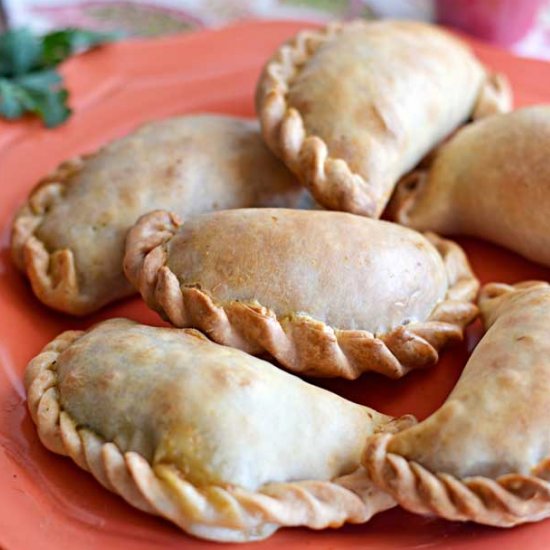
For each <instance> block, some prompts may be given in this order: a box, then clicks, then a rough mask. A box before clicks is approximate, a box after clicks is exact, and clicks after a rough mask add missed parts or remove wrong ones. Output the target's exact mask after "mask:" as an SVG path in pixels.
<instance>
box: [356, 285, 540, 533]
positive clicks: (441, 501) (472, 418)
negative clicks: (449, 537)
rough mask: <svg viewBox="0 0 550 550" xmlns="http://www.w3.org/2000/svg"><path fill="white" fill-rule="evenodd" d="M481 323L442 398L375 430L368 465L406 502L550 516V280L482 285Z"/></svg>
mask: <svg viewBox="0 0 550 550" xmlns="http://www.w3.org/2000/svg"><path fill="white" fill-rule="evenodd" d="M480 306H481V311H482V315H483V317H484V321H485V324H486V326H487V328H488V331H487V333H486V334H485V336H484V337H483V339H482V340H481V341H480V343H479V344H478V346H477V347H476V349H475V350H474V352H473V354H472V356H471V358H470V360H469V362H468V364H467V365H466V367H465V369H464V372H463V373H462V376H461V377H460V380H459V381H458V383H457V385H456V387H455V389H454V390H453V391H452V393H451V394H450V395H449V397H448V399H447V401H446V402H445V404H444V405H443V406H442V407H441V408H440V409H439V410H438V411H437V412H435V413H434V414H433V415H432V416H430V417H429V418H427V419H426V420H424V421H423V422H421V423H420V424H418V425H416V426H414V427H412V428H410V429H407V430H405V431H403V432H402V433H400V434H398V435H396V436H395V437H392V436H381V437H378V436H374V437H373V438H371V440H370V441H369V443H368V446H367V452H366V454H365V465H366V466H367V469H368V471H369V473H370V474H371V476H372V479H373V481H375V482H376V483H377V484H378V485H379V486H380V487H381V488H382V489H384V490H386V491H388V492H389V493H390V494H391V495H392V496H394V498H395V499H396V500H397V501H398V502H399V503H400V504H401V505H402V506H403V507H405V508H407V509H408V510H411V511H413V512H418V513H421V514H437V515H439V516H443V517H445V518H448V519H452V520H460V521H466V520H472V521H476V522H478V523H486V524H489V525H496V526H500V527H509V526H512V525H516V524H519V523H524V522H528V521H538V520H541V519H543V518H545V517H549V516H550V430H549V429H548V411H549V410H550V339H549V337H548V336H549V334H550V285H548V283H543V282H539V283H537V282H531V283H523V284H519V285H516V286H515V287H511V286H508V285H502V284H490V285H487V286H486V287H485V288H484V290H483V291H482V296H481V300H480Z"/></svg>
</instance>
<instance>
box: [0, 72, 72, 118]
mask: <svg viewBox="0 0 550 550" xmlns="http://www.w3.org/2000/svg"><path fill="white" fill-rule="evenodd" d="M62 84H63V82H62V79H61V76H60V75H59V74H58V73H57V72H56V71H55V70H53V69H48V70H44V71H37V72H34V73H29V74H26V75H24V76H20V77H17V78H13V79H7V78H0V114H1V115H2V116H4V117H5V118H8V119H10V120H13V119H16V118H20V117H21V116H23V115H24V114H25V113H33V114H36V115H38V116H39V117H40V118H41V119H42V120H43V121H44V124H45V125H46V126H47V127H48V128H53V127H55V126H59V124H62V123H63V122H65V120H67V118H68V117H69V115H70V113H71V111H70V109H69V108H68V106H67V98H68V92H67V90H65V89H63V88H62Z"/></svg>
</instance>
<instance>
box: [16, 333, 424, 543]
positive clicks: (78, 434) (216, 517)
mask: <svg viewBox="0 0 550 550" xmlns="http://www.w3.org/2000/svg"><path fill="white" fill-rule="evenodd" d="M83 334H84V332H81V331H67V332H64V333H63V334H61V335H60V336H58V337H57V338H56V339H55V340H53V341H52V342H51V343H50V344H48V345H47V346H46V347H45V348H44V350H43V351H42V352H41V353H40V354H39V355H38V356H37V357H35V358H34V359H33V361H32V362H31V363H30V364H29V366H28V367H27V372H26V375H25V386H26V388H27V395H28V406H29V410H30V413H31V416H32V419H33V420H34V422H35V423H36V425H37V428H38V434H39V436H40V440H41V441H42V443H43V444H44V445H45V446H46V447H47V448H48V449H49V450H51V451H53V452H55V453H58V454H61V455H65V456H69V457H71V458H72V459H73V460H74V462H76V463H77V464H78V465H79V466H80V467H81V468H83V469H84V470H87V471H89V472H90V473H91V474H92V475H93V476H94V477H95V478H96V479H97V480H98V481H99V482H100V483H101V484H102V485H103V486H104V487H105V488H106V489H108V490H110V491H112V492H114V493H117V494H119V495H120V496H122V497H123V498H124V499H125V500H126V501H127V502H128V503H130V504H131V505H132V506H135V507H136V508H138V509H140V510H143V511H145V512H148V513H151V514H156V515H159V516H162V517H164V518H166V519H168V520H170V521H172V522H173V523H175V524H176V525H178V526H179V527H181V528H182V529H184V530H185V531H187V532H190V533H191V534H194V535H196V536H199V537H202V538H208V539H212V540H218V541H233V542H244V541H250V540H257V539H262V538H265V537H268V536H269V535H271V534H272V533H273V532H274V531H275V530H277V529H278V528H279V527H282V526H298V525H301V526H307V527H310V528H312V529H323V528H327V527H339V526H341V525H342V524H343V523H345V522H350V523H363V522H366V521H367V520H368V519H369V518H370V517H372V516H373V515H374V514H376V513H377V512H380V511H383V510H386V509H388V508H391V507H393V506H394V505H395V502H394V501H393V499H392V498H391V497H389V496H388V495H386V494H385V493H383V492H382V491H379V490H378V489H376V488H375V487H374V486H373V484H372V483H371V482H370V481H369V479H368V477H367V476H366V472H365V470H364V468H363V467H359V468H358V469H357V470H356V471H355V472H353V473H352V474H349V475H345V476H341V477H338V478H336V479H334V480H332V481H307V480H304V481H294V482H288V483H271V484H266V485H264V486H262V487H261V488H260V489H259V490H258V491H256V492H251V491H247V490H244V489H241V488H239V487H237V486H217V485H208V486H201V487H197V486H194V485H193V484H191V483H190V482H188V481H186V480H185V473H184V472H182V471H180V470H179V469H178V468H177V467H176V466H175V465H174V464H168V463H163V464H157V465H156V466H155V467H154V468H153V467H152V466H151V465H150V464H149V462H148V461H147V460H146V459H145V458H143V457H142V456H141V455H140V454H138V453H136V452H126V453H125V452H123V451H122V450H121V449H120V448H119V447H118V446H117V444H116V443H114V442H109V441H105V440H104V439H103V438H102V437H101V436H100V435H98V434H96V433H94V432H93V431H91V430H89V429H87V428H85V427H82V426H79V425H77V424H76V422H75V421H74V420H73V419H72V418H71V416H70V415H69V414H68V413H67V412H66V411H64V410H63V407H62V405H61V403H60V402H59V393H58V389H57V372H56V360H57V358H58V356H59V355H60V354H61V353H62V352H63V351H64V350H66V349H67V348H68V347H70V346H71V344H72V343H73V342H75V341H76V340H77V339H78V338H80V337H81V336H82V335H83ZM413 422H414V419H412V417H410V416H405V417H402V418H400V419H396V420H394V421H392V422H390V423H389V424H387V425H385V426H384V428H383V429H384V430H389V431H395V430H400V429H404V428H406V427H408V426H409V425H411V423H413ZM168 480H169V481H170V486H169V485H168V484H167V483H165V481H168ZM174 486H175V487H176V489H175V490H174V489H173V487H174ZM171 487H172V489H171Z"/></svg>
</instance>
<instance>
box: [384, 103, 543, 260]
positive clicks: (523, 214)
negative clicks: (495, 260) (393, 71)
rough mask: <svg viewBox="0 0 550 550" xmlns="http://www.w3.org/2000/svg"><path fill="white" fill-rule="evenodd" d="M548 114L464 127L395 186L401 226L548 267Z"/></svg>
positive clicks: (525, 112) (537, 110) (528, 113)
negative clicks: (490, 246) (487, 244)
mask: <svg viewBox="0 0 550 550" xmlns="http://www.w3.org/2000/svg"><path fill="white" fill-rule="evenodd" d="M548 143H550V106H538V107H528V108H525V109H520V110H518V111H514V112H513V113H510V114H506V115H499V116H494V117H489V118H487V119H485V120H481V121H479V122H476V123H475V124H471V125H469V126H466V127H465V128H464V129H462V130H460V131H459V132H458V133H457V134H456V135H455V136H454V137H453V138H452V139H451V140H450V141H449V142H448V143H446V144H445V145H443V146H442V147H441V148H440V150H439V151H438V152H437V153H436V154H435V156H434V158H433V160H432V162H431V166H430V167H429V168H427V169H423V170H418V171H416V172H413V173H412V174H410V175H409V176H408V177H405V178H404V179H403V181H402V182H401V183H400V184H399V185H398V188H397V191H396V194H395V197H394V199H392V203H391V211H393V216H394V217H395V218H396V219H397V220H398V221H399V222H400V223H403V224H405V225H409V226H411V227H414V228H416V229H420V230H433V231H437V232H441V233H443V234H465V235H472V236H475V237H481V238H483V239H487V240H489V241H492V242H494V243H497V244H500V245H502V246H505V247H507V248H510V249H511V250H514V251H515V252H518V253H519V254H522V255H523V256H525V257H527V258H529V259H531V260H533V261H535V262H539V263H542V264H545V265H547V266H550V157H549V155H548Z"/></svg>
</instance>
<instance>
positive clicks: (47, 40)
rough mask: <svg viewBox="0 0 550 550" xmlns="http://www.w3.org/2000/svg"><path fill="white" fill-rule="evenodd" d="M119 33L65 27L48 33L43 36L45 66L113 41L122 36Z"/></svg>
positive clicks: (56, 63)
mask: <svg viewBox="0 0 550 550" xmlns="http://www.w3.org/2000/svg"><path fill="white" fill-rule="evenodd" d="M120 36H121V35H120V34H119V33H107V32H96V31H88V30H84V29H63V30H60V31H54V32H51V33H48V34H46V35H45V36H44V38H43V45H44V51H43V54H42V61H43V64H44V66H52V65H58V64H59V63H61V61H63V60H65V59H67V58H68V57H69V56H71V55H73V54H75V53H79V52H82V51H85V50H88V49H90V48H93V47H94V46H98V45H100V44H105V43H107V42H113V41H115V40H117V39H118V38H120Z"/></svg>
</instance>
